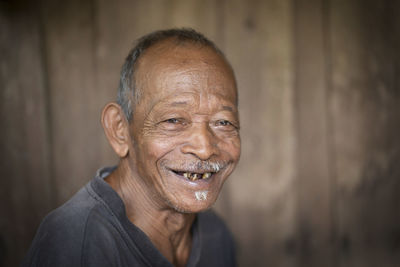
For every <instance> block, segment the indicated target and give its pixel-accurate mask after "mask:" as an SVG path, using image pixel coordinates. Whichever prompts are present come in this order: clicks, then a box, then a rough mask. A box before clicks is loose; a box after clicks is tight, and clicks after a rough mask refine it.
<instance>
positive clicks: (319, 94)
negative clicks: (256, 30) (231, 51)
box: [294, 0, 335, 267]
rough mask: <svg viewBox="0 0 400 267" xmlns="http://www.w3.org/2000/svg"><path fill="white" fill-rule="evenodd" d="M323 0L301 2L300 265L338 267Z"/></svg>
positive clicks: (298, 13) (298, 93) (297, 95)
mask: <svg viewBox="0 0 400 267" xmlns="http://www.w3.org/2000/svg"><path fill="white" fill-rule="evenodd" d="M324 15H325V14H324V6H323V1H321V0H312V1H301V0H300V1H295V8H294V25H295V27H294V33H295V58H296V64H295V69H296V79H295V103H294V104H295V108H296V125H297V127H296V128H297V140H298V142H297V153H296V154H297V172H296V191H297V192H296V194H297V196H298V206H297V214H298V220H299V221H298V225H297V234H298V242H299V243H298V244H299V246H300V251H299V263H300V266H326V267H329V266H335V257H334V253H333V252H334V248H333V242H332V241H333V228H334V225H333V214H332V204H333V201H334V195H333V194H334V189H335V185H334V183H332V176H331V171H330V160H331V150H330V149H331V147H329V137H330V135H329V124H330V123H331V122H330V117H329V115H328V108H327V101H328V88H329V85H328V81H327V75H328V73H327V72H328V65H327V57H326V51H325V48H326V44H325V42H326V38H325V34H326V31H327V30H328V29H327V27H328V26H329V25H327V24H326V23H325V19H326V18H325V17H324Z"/></svg>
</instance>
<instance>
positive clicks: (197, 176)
mask: <svg viewBox="0 0 400 267" xmlns="http://www.w3.org/2000/svg"><path fill="white" fill-rule="evenodd" d="M172 172H174V173H175V174H177V175H179V176H182V177H185V178H187V179H188V180H190V181H192V182H194V181H197V180H207V179H209V178H210V177H212V176H213V175H214V174H215V172H204V173H196V172H183V171H174V170H172Z"/></svg>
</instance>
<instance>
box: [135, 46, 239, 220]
mask: <svg viewBox="0 0 400 267" xmlns="http://www.w3.org/2000/svg"><path fill="white" fill-rule="evenodd" d="M136 80H137V81H138V82H137V86H138V87H139V88H141V92H142V95H141V97H140V100H139V103H138V105H137V106H136V108H135V111H134V115H133V121H132V123H131V128H130V130H131V137H132V139H133V146H132V147H131V151H132V150H133V153H130V155H129V157H130V159H131V160H132V161H133V164H134V165H135V166H136V170H137V173H138V175H139V176H140V178H141V179H143V181H144V182H145V185H146V187H147V189H148V190H150V192H151V193H152V198H153V200H154V201H156V202H157V203H158V204H160V206H161V207H162V206H165V205H168V206H169V207H173V208H174V209H176V210H178V211H181V212H198V211H201V210H205V209H207V208H209V207H210V206H211V205H212V204H213V203H214V202H215V200H216V199H217V197H218V194H219V192H220V190H221V188H222V185H223V183H224V181H225V180H226V179H227V177H228V176H229V174H230V173H231V172H232V171H233V169H234V167H235V166H236V163H237V162H238V160H239V156H240V137H239V118H238V111H237V106H236V103H237V99H236V85H235V80H234V77H233V74H232V72H231V70H230V68H229V67H228V66H227V64H226V63H225V61H224V60H223V59H222V58H221V57H220V56H219V55H217V54H216V53H215V52H214V51H213V50H211V49H210V48H207V47H195V46H193V45H190V44H185V45H180V46H176V45H174V44H172V43H171V42H170V41H165V42H162V43H160V44H157V45H155V46H153V47H151V48H150V49H149V50H147V51H146V53H145V54H144V55H143V56H142V57H141V59H140V60H139V62H138V68H137V72H136Z"/></svg>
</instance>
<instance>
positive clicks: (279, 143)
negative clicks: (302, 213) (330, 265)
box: [223, 0, 296, 266]
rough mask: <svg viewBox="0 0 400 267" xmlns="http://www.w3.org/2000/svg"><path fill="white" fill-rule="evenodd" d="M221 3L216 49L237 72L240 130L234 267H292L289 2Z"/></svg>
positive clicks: (235, 180)
mask: <svg viewBox="0 0 400 267" xmlns="http://www.w3.org/2000/svg"><path fill="white" fill-rule="evenodd" d="M225 3H226V5H225V15H224V17H225V18H226V20H225V22H224V24H225V28H224V33H225V36H226V38H225V40H224V44H225V45H224V47H223V49H224V50H225V51H226V53H227V56H228V58H230V59H231V62H232V65H233V68H234V69H235V71H236V74H237V80H238V85H239V98H240V99H239V101H240V115H241V135H242V156H241V162H240V164H239V166H238V168H237V170H236V171H235V172H234V174H233V176H232V177H231V178H230V179H231V182H230V184H229V190H230V196H231V199H230V206H231V209H232V211H231V214H230V217H229V218H228V222H229V223H230V224H231V225H232V228H233V231H234V233H235V236H236V238H237V240H238V252H239V261H240V266H295V262H296V255H295V248H294V247H295V244H294V243H295V225H296V212H295V201H296V199H295V195H294V194H293V190H294V189H293V182H294V179H293V178H294V171H295V159H294V128H293V123H294V122H293V106H292V101H293V100H292V94H293V88H292V82H293V81H292V79H293V71H292V70H293V62H292V50H293V46H292V44H293V43H292V17H291V12H292V6H291V1H281V0H279V1H226V2H225ZM225 189H226V188H225ZM250 229H251V230H250Z"/></svg>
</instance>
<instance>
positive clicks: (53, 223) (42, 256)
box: [23, 186, 101, 266]
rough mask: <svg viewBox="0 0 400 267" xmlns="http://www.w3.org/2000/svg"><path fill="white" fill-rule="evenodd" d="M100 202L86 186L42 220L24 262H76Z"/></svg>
mask: <svg viewBox="0 0 400 267" xmlns="http://www.w3.org/2000/svg"><path fill="white" fill-rule="evenodd" d="M99 209H101V204H100V202H99V201H98V200H96V199H95V198H94V197H93V196H92V195H91V194H90V192H89V191H88V187H87V186H85V187H83V188H82V189H81V190H79V192H78V193H76V194H75V195H74V196H73V197H72V198H71V199H70V200H69V201H68V202H66V203H65V204H64V205H62V206H60V207H59V208H57V209H55V210H54V211H52V212H51V213H49V214H48V215H47V216H46V217H45V218H44V219H43V221H42V223H41V224H40V226H39V229H38V231H37V233H36V235H35V238H34V240H33V242H32V245H31V248H30V249H29V251H28V254H27V255H26V257H25V261H24V263H23V266H56V265H57V266H79V265H80V261H81V259H80V257H81V249H82V245H83V240H84V236H85V229H86V226H87V223H88V221H90V220H89V218H90V217H92V216H93V215H92V214H93V213H96V212H98V210H99Z"/></svg>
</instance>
